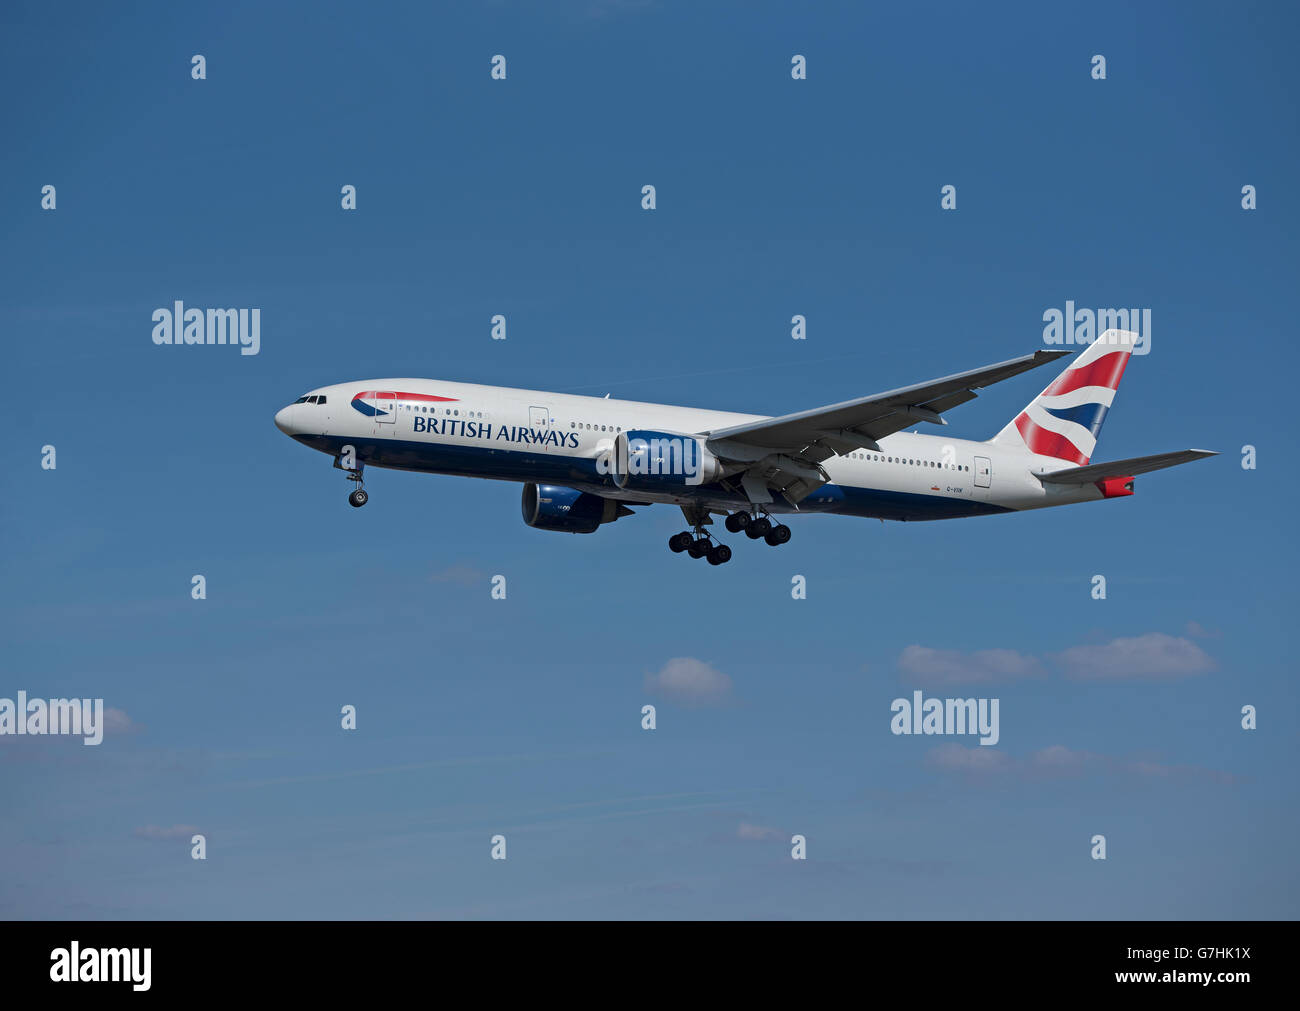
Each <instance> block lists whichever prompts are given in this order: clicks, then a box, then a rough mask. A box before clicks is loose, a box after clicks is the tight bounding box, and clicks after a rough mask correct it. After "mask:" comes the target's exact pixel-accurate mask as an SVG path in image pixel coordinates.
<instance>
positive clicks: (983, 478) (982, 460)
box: [975, 456, 993, 488]
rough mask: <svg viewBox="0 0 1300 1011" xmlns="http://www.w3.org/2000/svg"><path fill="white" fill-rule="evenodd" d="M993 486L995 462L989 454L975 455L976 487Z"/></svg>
mask: <svg viewBox="0 0 1300 1011" xmlns="http://www.w3.org/2000/svg"><path fill="white" fill-rule="evenodd" d="M992 486H993V464H992V462H990V460H989V458H988V457H987V456H977V457H975V487H976V488H991V487H992Z"/></svg>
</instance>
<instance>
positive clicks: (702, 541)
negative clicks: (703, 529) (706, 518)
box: [686, 537, 713, 558]
mask: <svg viewBox="0 0 1300 1011" xmlns="http://www.w3.org/2000/svg"><path fill="white" fill-rule="evenodd" d="M712 546H713V542H712V541H710V540H709V539H708V538H707V537H700V538H697V539H696V540H693V541H691V546H690V547H689V548H687V549H686V553H687V554H688V555H690V556H691V557H692V558H703V557H704V556H705V555H707V554H708V553H709V548H711V547H712Z"/></svg>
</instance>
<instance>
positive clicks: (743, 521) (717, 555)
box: [668, 512, 790, 565]
mask: <svg viewBox="0 0 1300 1011" xmlns="http://www.w3.org/2000/svg"><path fill="white" fill-rule="evenodd" d="M692 522H693V523H694V521H692ZM724 525H725V526H726V528H727V529H728V530H730V531H731V532H732V533H733V534H738V533H740V532H741V531H742V530H743V531H744V532H745V536H746V537H748V538H750V539H751V540H755V541H756V540H758V539H759V538H760V537H761V538H763V540H765V541H767V543H768V544H770V545H772V547H776V546H777V545H778V544H785V543H786V542H787V541H788V540H790V528H789V527H788V526H786V525H785V524H784V523H777V524H773V522H772V521H771V519H769V518H768V517H767V516H754V515H752V514H750V513H747V512H736V513H732V514H731V515H730V516H728V517H727V519H726V521H725V523H724ZM668 549H669V550H670V551H672V552H673V553H674V554H681V552H683V551H685V552H686V553H687V554H688V555H690V556H691V557H692V558H707V559H708V560H709V564H710V565H722V564H724V563H726V562H729V561H731V548H729V547H727V546H726V545H725V544H718V543H715V542H714V540H713V538H712V537H710V536H709V534H708V533H706V532H705V530H704V527H703V524H702V523H694V530H683V531H682V532H681V533H680V534H673V536H671V537H669V538H668Z"/></svg>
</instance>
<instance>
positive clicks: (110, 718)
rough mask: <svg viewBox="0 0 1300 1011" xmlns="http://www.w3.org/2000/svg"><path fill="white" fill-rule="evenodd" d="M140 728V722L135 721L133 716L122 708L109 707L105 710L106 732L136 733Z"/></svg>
mask: <svg viewBox="0 0 1300 1011" xmlns="http://www.w3.org/2000/svg"><path fill="white" fill-rule="evenodd" d="M139 729H140V724H138V723H136V722H134V721H133V720H132V719H131V717H129V716H127V715H126V713H125V712H123V711H122V710H121V709H113V708H111V707H110V708H108V709H105V710H104V733H106V734H134V733H135V732H136V731H138V730H139Z"/></svg>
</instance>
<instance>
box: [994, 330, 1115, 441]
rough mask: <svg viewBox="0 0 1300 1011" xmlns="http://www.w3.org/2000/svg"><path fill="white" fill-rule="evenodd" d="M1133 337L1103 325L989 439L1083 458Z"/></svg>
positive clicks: (1098, 430) (1103, 417) (1112, 393)
mask: <svg viewBox="0 0 1300 1011" xmlns="http://www.w3.org/2000/svg"><path fill="white" fill-rule="evenodd" d="M1137 342H1138V335H1137V334H1136V333H1134V332H1133V331H1132V330H1107V331H1106V332H1105V333H1103V334H1102V335H1101V336H1100V337H1098V338H1097V340H1096V341H1094V342H1093V344H1092V345H1091V346H1090V347H1089V348H1088V350H1086V351H1085V352H1084V353H1083V354H1081V355H1080V356H1079V357H1078V358H1076V359H1075V360H1074V361H1073V362H1071V363H1070V365H1069V367H1068V368H1067V369H1066V370H1065V371H1064V372H1062V373H1061V374H1060V375H1059V376H1057V377H1056V381H1055V382H1053V383H1052V385H1051V386H1049V387H1047V389H1045V390H1043V392H1042V393H1040V394H1039V395H1038V396H1037V397H1035V398H1034V399H1033V400H1032V401H1031V402H1030V404H1029V406H1027V407H1026V408H1025V409H1024V410H1023V411H1021V412H1020V413H1019V414H1018V415H1016V417H1015V419H1014V420H1013V421H1012V422H1011V423H1010V424H1009V425H1007V427H1006V428H1004V429H1002V431H1000V432H999V433H998V434H997V435H995V436H994V437H993V438H992V439H990V440H989V441H990V442H992V443H993V444H994V445H997V446H1008V447H1015V448H1018V449H1024V450H1027V451H1028V452H1030V453H1037V454H1039V455H1041V456H1052V457H1055V458H1056V459H1058V460H1066V461H1068V462H1070V463H1074V464H1080V465H1082V464H1086V463H1087V462H1088V461H1089V460H1091V459H1092V454H1093V452H1094V451H1095V450H1096V448H1097V437H1098V436H1099V435H1100V434H1101V425H1102V422H1103V421H1105V420H1106V411H1107V410H1109V408H1110V406H1111V404H1112V403H1113V402H1114V400H1115V391H1116V390H1117V389H1118V388H1119V381H1120V379H1121V378H1122V377H1123V375H1124V366H1126V365H1127V364H1128V360H1129V356H1130V355H1131V354H1132V353H1133V347H1134V345H1136V344H1137Z"/></svg>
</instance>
